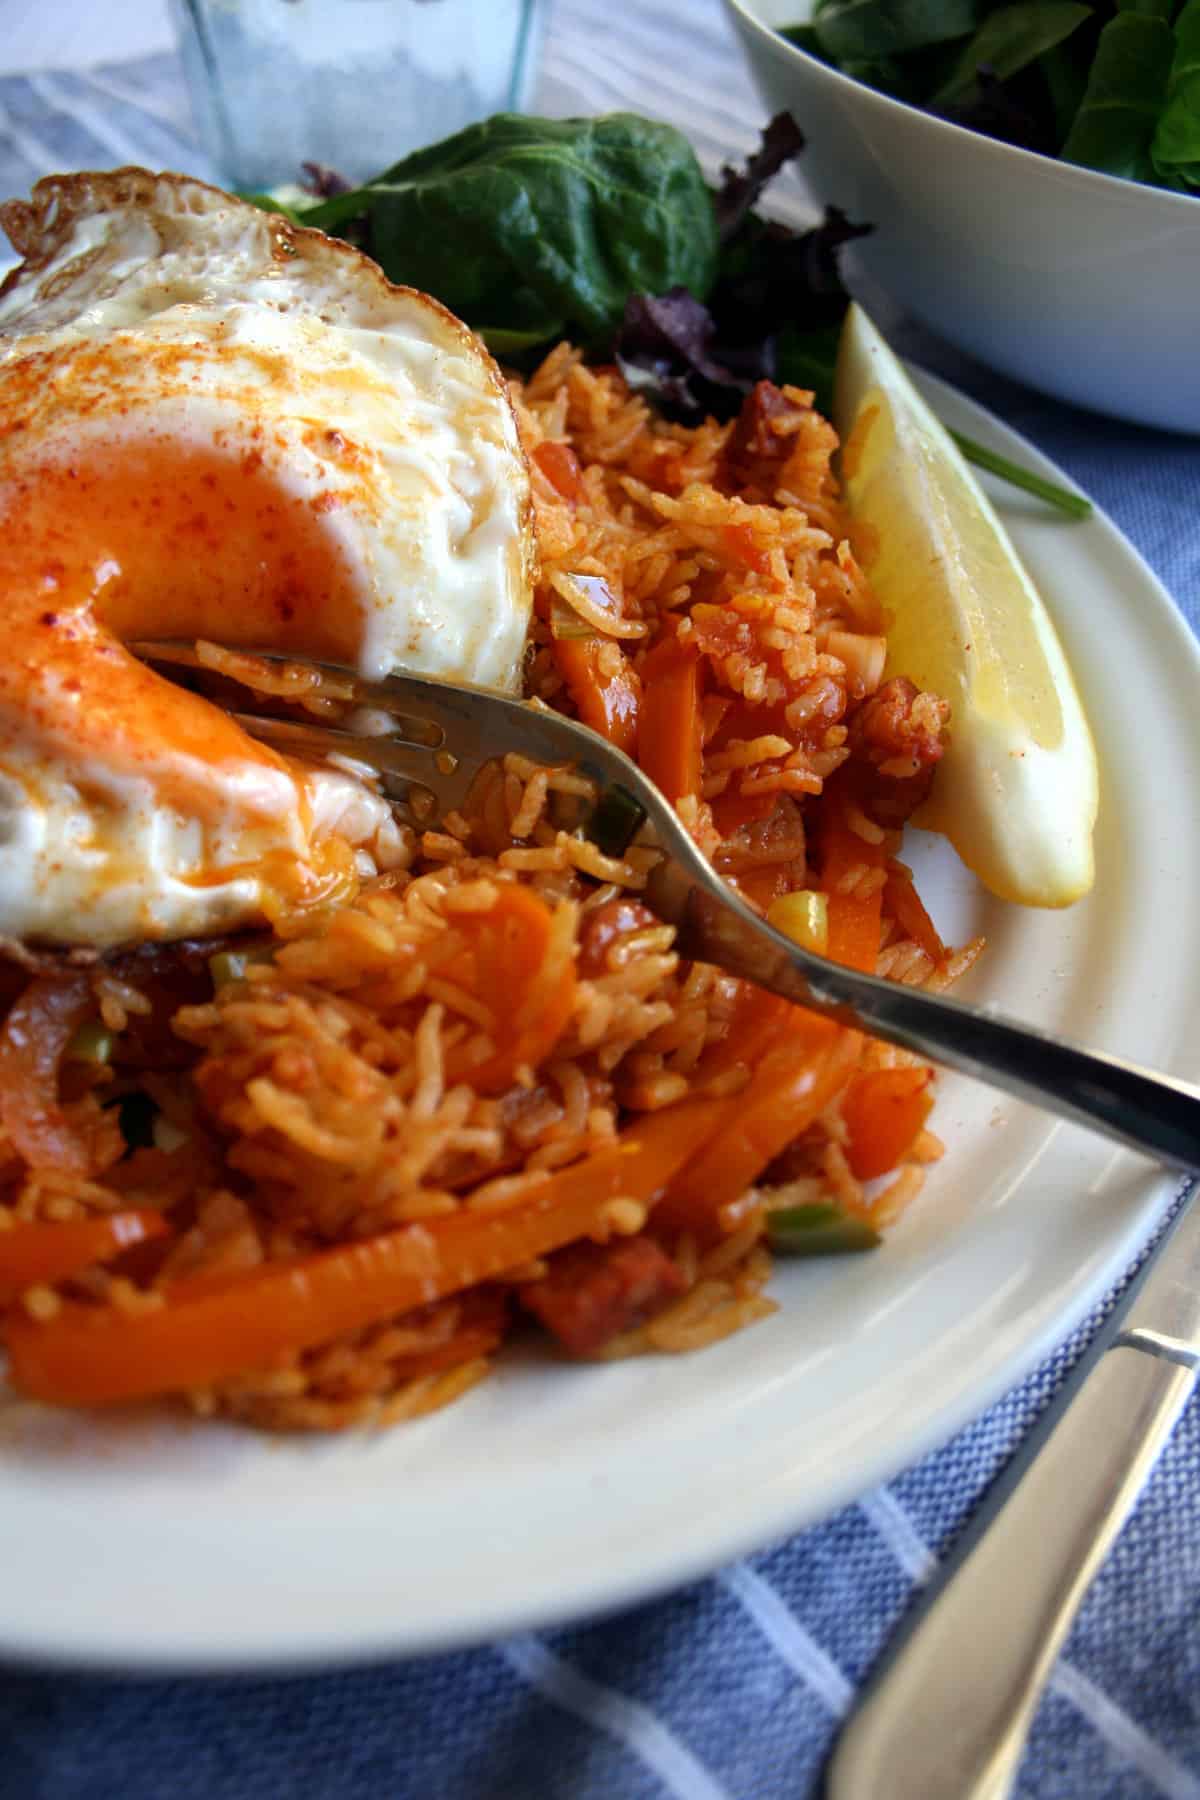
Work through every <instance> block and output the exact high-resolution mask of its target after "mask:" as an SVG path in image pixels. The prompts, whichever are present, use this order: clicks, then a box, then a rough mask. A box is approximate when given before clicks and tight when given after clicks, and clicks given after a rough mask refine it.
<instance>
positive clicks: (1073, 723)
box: [833, 304, 1099, 906]
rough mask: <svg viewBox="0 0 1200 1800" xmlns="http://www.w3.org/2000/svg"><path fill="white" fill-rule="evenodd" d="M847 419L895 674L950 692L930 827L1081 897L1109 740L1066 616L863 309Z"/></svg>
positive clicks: (997, 884)
mask: <svg viewBox="0 0 1200 1800" xmlns="http://www.w3.org/2000/svg"><path fill="white" fill-rule="evenodd" d="M833 420H834V424H835V426H836V427H837V430H838V433H839V435H840V437H841V438H842V442H843V446H844V448H843V453H842V462H843V466H842V475H843V488H844V492H845V497H846V502H847V505H848V507H849V510H850V513H851V516H852V517H853V518H854V519H855V520H856V521H858V522H861V523H862V524H864V525H866V526H867V527H868V528H869V531H868V533H867V534H865V535H867V536H869V538H870V541H871V543H872V546H873V549H874V552H875V553H874V559H873V560H872V562H871V565H870V568H869V571H868V572H869V575H870V579H871V583H872V586H873V587H874V589H875V592H876V594H877V596H878V598H879V601H880V603H881V605H882V607H883V609H884V613H885V615H886V617H887V634H888V637H887V642H888V654H887V666H886V669H885V676H890V675H895V674H904V675H907V676H909V677H910V678H911V679H912V680H913V681H915V682H916V683H917V684H918V685H919V686H920V687H922V688H928V689H931V690H932V691H933V692H935V693H938V694H940V695H941V696H942V697H943V699H946V700H948V701H949V702H950V706H951V709H952V711H951V720H950V732H949V739H948V744H947V749H946V754H945V756H944V758H943V760H942V762H941V764H940V765H939V767H938V773H937V778H936V780H935V781H934V785H933V791H932V793H931V795H930V798H929V800H928V801H927V802H926V803H925V805H924V806H923V807H922V808H921V810H920V811H919V812H918V813H917V815H916V817H915V820H914V823H915V824H918V825H923V826H926V827H928V828H929V829H931V830H934V831H940V832H942V833H943V834H944V835H945V836H946V837H948V838H949V840H950V842H951V843H952V844H953V845H954V847H955V849H956V850H957V851H958V854H959V856H960V857H961V858H962V860H963V862H964V863H966V865H967V867H968V868H969V869H971V870H972V871H973V872H974V873H975V874H976V875H977V876H978V877H979V879H980V881H982V882H983V884H984V886H985V887H987V888H988V889H989V890H990V891H991V892H992V893H994V894H997V895H999V896H1000V897H1001V898H1003V899H1005V900H1014V901H1018V902H1020V903H1021V904H1023V905H1027V906H1067V905H1069V904H1070V903H1071V902H1072V901H1074V900H1078V899H1079V898H1080V897H1081V896H1082V895H1083V894H1085V893H1087V891H1088V889H1089V888H1090V887H1091V886H1092V883H1093V880H1094V878H1095V863H1094V857H1093V850H1092V832H1093V827H1094V825H1095V820H1096V810H1097V804H1098V798H1099V780H1098V775H1097V765H1096V751H1095V745H1094V744H1093V742H1092V735H1091V732H1090V730H1089V728H1088V723H1087V719H1086V716H1085V714H1084V710H1083V706H1082V703H1081V701H1080V698H1079V694H1078V692H1077V690H1076V687H1075V682H1074V679H1073V678H1072V675H1071V670H1070V667H1069V665H1068V663H1067V659H1066V656H1065V655H1064V653H1063V649H1062V645H1061V644H1060V642H1059V640H1058V636H1057V633H1056V632H1055V629H1054V625H1053V622H1052V621H1051V618H1050V615H1049V613H1048V612H1047V610H1046V606H1045V603H1044V602H1043V600H1042V598H1041V596H1040V594H1039V593H1038V591H1037V589H1036V588H1035V587H1034V585H1033V583H1032V581H1031V580H1030V578H1029V575H1028V574H1027V572H1026V570H1025V569H1024V567H1023V566H1022V564H1021V562H1020V559H1019V558H1018V556H1017V553H1016V550H1015V549H1014V547H1013V544H1012V542H1011V540H1010V538H1009V536H1008V533H1007V531H1006V530H1005V529H1004V526H1003V524H1002V523H1001V521H1000V519H999V518H998V516H997V514H996V512H995V510H994V508H993V507H992V505H991V502H990V501H989V500H988V498H987V495H986V494H985V493H984V492H983V489H982V488H981V487H980V485H979V483H978V482H977V481H976V479H975V477H974V475H973V474H972V473H971V471H970V469H969V468H968V467H967V465H966V463H965V462H964V460H963V458H962V455H961V453H960V452H959V450H958V448H957V446H956V445H955V443H954V441H953V439H952V438H951V437H950V435H949V433H948V432H947V431H946V430H945V428H944V427H943V426H942V425H941V423H940V422H939V421H938V420H937V419H936V418H935V417H934V415H933V413H932V412H931V411H930V409H929V407H928V406H927V405H926V403H925V401H924V400H923V399H922V398H921V396H920V394H919V393H918V392H917V390H916V388H915V387H914V386H913V384H912V382H911V381H910V380H909V377H908V375H907V374H906V373H905V371H904V368H903V366H902V365H901V364H900V362H899V361H898V360H897V358H896V356H895V355H894V354H893V352H892V351H891V350H890V349H889V348H888V346H887V344H886V343H885V341H884V339H883V338H882V337H881V336H880V334H879V332H878V330H877V329H876V327H875V326H874V325H873V324H872V322H871V320H870V319H869V318H868V317H867V315H866V313H864V312H863V310H862V309H861V307H859V306H858V305H857V304H851V306H850V308H849V311H848V313H847V316H846V323H845V326H844V328H843V331H842V337H841V343H840V346H839V350H838V362H837V372H836V377H835V384H834V408H833Z"/></svg>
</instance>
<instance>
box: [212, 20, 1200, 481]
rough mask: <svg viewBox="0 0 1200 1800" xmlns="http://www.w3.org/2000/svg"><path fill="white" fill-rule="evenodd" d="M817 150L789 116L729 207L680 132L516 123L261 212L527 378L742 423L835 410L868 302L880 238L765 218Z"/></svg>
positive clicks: (646, 125)
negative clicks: (861, 272)
mask: <svg viewBox="0 0 1200 1800" xmlns="http://www.w3.org/2000/svg"><path fill="white" fill-rule="evenodd" d="M872 3H873V4H881V5H882V4H887V5H890V4H892V3H893V0H872ZM908 3H909V0H905V4H908ZM921 3H922V5H926V6H928V5H933V4H941V3H942V0H921ZM954 3H955V4H957V3H959V0H954ZM1193 3H1195V4H1200V0H1193ZM1053 4H1054V5H1055V6H1056V7H1058V8H1061V7H1063V6H1064V5H1065V4H1067V0H1053ZM831 10H832V8H831ZM1070 10H1072V11H1075V10H1078V8H1075V7H1070ZM803 148H804V137H803V134H802V132H801V131H800V129H799V128H798V126H797V125H796V123H795V121H794V120H793V119H791V118H790V117H789V116H788V115H787V114H780V115H778V116H777V117H776V118H774V119H772V120H771V122H770V123H769V124H768V126H767V127H766V130H765V131H764V133H763V137H762V143H761V145H760V146H759V148H758V150H757V151H756V152H755V153H754V154H753V155H752V156H751V157H750V158H749V159H748V161H747V162H746V164H745V166H744V167H743V168H740V169H738V168H726V169H724V170H722V179H721V185H720V187H719V189H718V190H717V191H715V192H713V191H710V190H709V188H708V187H707V186H706V184H705V181H704V177H703V175H702V173H701V170H700V166H699V164H698V162H697V160H696V157H695V153H694V152H693V150H692V148H691V146H690V144H689V143H688V141H687V139H686V138H685V137H683V136H682V134H681V133H679V132H678V131H675V130H674V129H673V128H672V127H671V126H669V125H662V124H658V123H656V122H655V121H654V120H651V119H642V118H638V117H635V116H634V115H633V114H630V113H614V114H610V115H608V116H606V117H601V118H594V119H538V118H525V117H522V116H520V115H517V114H513V113H501V114H498V115H497V116H496V117H494V118H491V119H487V120H485V121H484V122H483V123H482V124H479V125H472V126H470V127H469V128H468V129H467V130H466V131H460V132H458V133H456V134H455V136H453V137H450V138H447V139H445V140H444V142H442V143H439V144H432V145H430V146H429V147H428V148H427V149H423V150H419V151H417V152H415V153H414V154H413V155H411V156H406V157H405V158H404V159H403V160H402V161H401V162H398V163H395V164H394V165H393V166H392V167H391V168H390V169H386V170H385V171H384V172H383V174H382V175H379V176H377V177H376V178H375V179H374V180H373V181H368V182H365V183H364V184H362V185H361V186H359V187H357V188H351V187H349V186H348V185H347V184H346V183H345V182H343V181H342V179H341V177H340V176H339V175H338V174H337V172H336V171H335V170H332V169H327V168H323V167H321V166H320V165H318V164H315V163H306V164H305V165H304V171H305V177H306V181H307V183H308V189H307V192H305V190H303V189H301V188H291V187H289V188H285V189H283V190H281V191H280V193H279V194H247V195H245V196H244V198H246V199H248V200H252V201H253V202H254V203H255V204H256V205H258V206H261V207H263V208H265V209H267V210H269V211H276V212H279V213H282V214H283V215H284V216H286V217H287V218H289V219H291V220H292V221H293V222H295V223H297V224H302V225H309V226H316V227H320V228H321V229H323V230H326V231H330V232H333V233H334V234H336V235H338V236H341V237H344V238H346V239H347V240H348V241H349V242H351V243H353V244H356V245H357V246H358V247H359V248H360V249H363V250H365V251H367V253H368V254H370V255H371V256H373V257H374V258H375V260H376V261H377V262H378V263H379V264H380V265H381V266H382V268H383V271H384V273H385V274H386V275H387V276H388V277H389V278H390V279H391V280H392V281H395V282H399V283H405V284H408V285H409V286H412V287H416V288H421V289H424V290H425V291H426V292H428V293H431V294H435V295H436V296H437V298H438V299H439V300H440V301H441V302H442V303H443V304H444V305H446V306H448V307H450V308H451V310H452V311H454V312H455V313H457V314H458V315H459V317H460V318H462V319H463V320H465V322H466V323H467V324H468V325H470V326H471V327H472V328H473V329H474V330H475V331H477V332H478V333H479V334H480V336H481V337H482V338H483V339H484V341H485V342H486V343H487V345H488V347H489V348H490V349H491V350H492V352H493V354H494V355H496V356H498V357H500V358H501V359H502V360H504V361H507V362H510V363H516V364H518V365H522V366H526V367H527V366H529V365H530V364H531V363H532V362H533V361H535V360H536V358H537V357H538V356H539V354H542V353H544V351H545V350H546V349H548V348H549V346H550V344H551V343H552V342H553V341H554V340H556V339H557V338H560V337H563V336H571V337H573V338H574V339H575V340H576V342H577V343H582V345H583V346H584V348H585V349H586V350H587V351H588V352H589V353H591V354H592V355H594V356H596V357H598V358H600V359H602V360H604V361H606V362H611V361H614V360H615V361H616V362H617V364H618V365H619V367H620V368H621V370H622V371H623V373H624V374H625V377H626V380H627V381H628V382H629V384H630V386H631V387H632V388H633V389H634V391H635V392H637V393H640V394H644V395H645V396H646V397H647V398H648V399H650V400H651V401H652V402H653V403H654V404H655V405H656V406H657V407H658V408H659V409H660V410H661V411H663V412H664V413H666V414H667V415H668V416H670V417H673V418H677V419H683V420H685V421H689V422H691V421H695V420H698V419H701V418H704V417H705V416H706V415H708V414H713V415H715V416H716V417H718V418H721V419H729V418H732V417H733V416H734V415H735V414H737V413H738V412H739V410H740V409H741V407H742V404H743V402H744V400H745V398H746V396H747V395H748V394H749V393H751V391H752V390H753V389H754V387H755V386H756V384H757V383H758V382H760V381H776V382H782V383H791V384H792V385H794V386H796V387H800V388H808V389H812V390H813V391H814V393H815V395H816V400H817V405H818V407H819V408H820V409H821V410H822V411H823V412H825V413H828V412H829V410H830V407H831V404H832V390H833V369H834V363H835V360H836V357H837V346H838V337H839V334H840V331H841V325H842V321H843V319H844V317H845V313H846V307H847V305H848V302H849V295H848V293H847V291H846V287H845V285H844V283H843V280H842V274H841V268H840V256H841V253H842V251H843V250H844V248H845V247H846V245H847V244H849V243H851V242H852V241H853V240H854V239H855V238H858V237H861V236H863V235H864V233H866V232H868V231H870V229H871V227H870V226H866V225H858V224H854V223H852V222H851V221H850V220H849V219H847V218H846V216H845V215H844V214H843V213H841V212H840V211H839V210H838V208H836V207H827V208H826V211H825V217H824V219H823V220H822V221H821V222H820V223H819V224H816V225H813V226H810V227H809V228H807V229H805V230H801V231H793V230H791V229H790V228H789V227H787V226H785V225H782V224H780V223H779V222H778V221H774V220H767V219H764V218H762V217H761V216H760V215H759V214H758V213H756V212H755V211H754V207H755V204H756V202H757V200H758V198H759V196H760V194H761V193H762V191H763V189H764V187H765V186H766V184H767V183H768V182H770V181H771V180H772V179H774V177H775V176H776V175H777V174H778V173H779V171H780V169H782V168H783V167H784V166H785V165H786V164H787V163H789V162H790V161H791V160H792V159H793V158H794V157H796V156H797V155H798V154H799V153H800V152H801V151H802V150H803ZM960 443H961V447H962V448H963V449H964V451H965V452H966V454H967V455H968V456H974V455H976V453H977V446H974V445H971V444H969V443H968V442H967V441H966V440H960ZM979 454H981V455H982V453H979ZM987 466H989V467H990V468H992V469H993V471H994V472H995V473H998V474H1000V475H1002V476H1004V477H1005V479H1009V480H1013V481H1016V482H1017V483H1018V484H1019V485H1023V486H1026V487H1028V488H1029V489H1030V491H1031V492H1037V493H1039V494H1040V495H1041V496H1042V498H1044V499H1046V500H1048V501H1049V502H1050V503H1051V504H1053V505H1058V506H1062V507H1063V509H1064V510H1074V509H1078V508H1079V507H1080V505H1083V506H1086V504H1087V503H1086V502H1081V501H1080V499H1079V497H1078V496H1073V495H1068V494H1064V493H1062V491H1061V490H1058V489H1055V488H1054V487H1053V486H1052V485H1050V484H1047V483H1041V482H1036V478H1034V477H1030V476H1027V475H1026V474H1025V473H1024V472H1023V471H1021V470H1019V469H1018V470H1013V469H1012V468H1011V466H1010V465H1008V464H1005V463H1003V462H1002V461H998V460H997V459H996V458H991V460H990V461H989V462H988V464H987Z"/></svg>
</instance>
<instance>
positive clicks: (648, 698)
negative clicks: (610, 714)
mask: <svg viewBox="0 0 1200 1800" xmlns="http://www.w3.org/2000/svg"><path fill="white" fill-rule="evenodd" d="M642 687H643V694H642V716H641V726H640V730H639V733H638V762H639V763H640V764H641V766H642V768H643V770H644V771H645V773H646V774H647V775H648V776H649V777H650V779H651V781H652V782H654V784H655V786H656V787H658V788H660V789H661V791H662V792H663V794H665V796H666V798H667V799H668V800H669V801H671V803H672V805H674V803H675V801H677V800H682V799H683V798H684V797H685V795H688V794H692V795H698V794H699V792H700V761H701V758H700V749H701V745H700V653H699V651H698V650H697V648H696V646H695V645H694V644H690V643H688V644H684V643H680V641H679V640H678V638H675V637H670V638H664V639H663V641H662V642H661V643H659V644H656V645H655V647H654V649H653V650H652V651H651V652H650V654H649V656H648V657H647V658H646V660H645V662H644V663H643V664H642Z"/></svg>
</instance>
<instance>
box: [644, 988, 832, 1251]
mask: <svg viewBox="0 0 1200 1800" xmlns="http://www.w3.org/2000/svg"><path fill="white" fill-rule="evenodd" d="M791 1010H792V1013H793V1014H794V1017H793V1019H792V1020H791V1021H789V1024H788V1026H787V1027H786V1028H785V1034H784V1037H783V1041H782V1042H778V1043H777V1044H776V1047H775V1048H774V1049H772V1050H769V1051H768V1052H767V1054H766V1055H765V1056H764V1057H763V1059H762V1061H761V1062H760V1063H759V1065H758V1067H757V1068H756V1069H755V1071H754V1074H753V1076H752V1077H751V1080H750V1083H749V1085H748V1086H747V1087H745V1088H743V1090H742V1092H741V1093H740V1094H738V1095H736V1096H735V1097H734V1098H733V1099H732V1100H729V1101H726V1102H725V1103H724V1106H725V1109H726V1115H725V1117H723V1119H722V1122H721V1126H720V1129H719V1132H718V1134H717V1135H715V1136H714V1137H713V1138H712V1139H711V1140H710V1142H709V1143H708V1144H706V1145H705V1146H704V1147H703V1148H702V1149H701V1150H700V1152H699V1153H698V1154H697V1155H695V1156H694V1157H693V1158H692V1159H691V1160H690V1161H689V1162H688V1164H687V1165H686V1167H685V1168H683V1169H682V1170H681V1172H680V1173H679V1174H678V1175H677V1176H676V1177H675V1179H674V1180H673V1181H672V1182H671V1185H670V1187H669V1188H668V1189H667V1192H666V1194H665V1195H664V1196H663V1199H662V1201H661V1202H660V1204H659V1207H658V1208H657V1210H656V1213H655V1219H656V1220H660V1219H661V1220H663V1221H665V1222H666V1223H667V1224H668V1225H670V1226H673V1227H676V1228H678V1229H680V1230H690V1231H693V1232H695V1233H696V1234H697V1235H698V1236H699V1237H700V1238H701V1239H702V1241H709V1240H711V1239H712V1238H714V1237H718V1236H720V1234H721V1232H722V1231H723V1230H725V1229H726V1224H725V1221H724V1220H723V1218H722V1213H723V1210H724V1209H725V1208H726V1207H728V1206H729V1205H730V1204H731V1203H732V1202H734V1201H736V1200H740V1199H741V1197H742V1195H743V1194H744V1193H745V1192H746V1189H747V1188H749V1187H751V1186H752V1185H753V1183H754V1182H755V1181H756V1180H757V1179H758V1177H759V1176H760V1175H761V1174H762V1172H763V1170H764V1169H765V1168H766V1167H767V1165H768V1164H769V1163H771V1162H773V1161H774V1160H775V1158H776V1157H777V1156H778V1155H779V1154H780V1152H781V1151H783V1150H786V1149H787V1147H788V1145H789V1144H790V1143H792V1142H793V1140H794V1139H796V1138H797V1137H799V1136H800V1134H801V1133H802V1132H804V1131H807V1129H808V1127H809V1126H810V1125H811V1124H812V1123H813V1122H814V1120H816V1119H818V1118H819V1117H820V1115H821V1114H822V1113H823V1112H824V1111H825V1108H826V1107H827V1106H828V1105H829V1104H830V1103H831V1101H833V1100H834V1099H836V1098H837V1095H838V1093H839V1092H840V1091H841V1089H842V1088H843V1087H845V1085H846V1082H847V1081H848V1080H849V1078H850V1075H851V1072H852V1071H853V1069H854V1066H855V1064H856V1063H857V1061H858V1058H859V1054H860V1052H861V1049H862V1034H861V1033H860V1032H857V1031H848V1030H846V1029H845V1028H844V1027H842V1026H840V1025H835V1024H834V1023H833V1022H832V1020H829V1019H820V1018H818V1017H817V1016H816V1015H815V1014H814V1013H806V1012H803V1011H801V1009H800V1008H799V1007H793V1008H792V1009H791Z"/></svg>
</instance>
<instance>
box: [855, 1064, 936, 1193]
mask: <svg viewBox="0 0 1200 1800" xmlns="http://www.w3.org/2000/svg"><path fill="white" fill-rule="evenodd" d="M932 1081H933V1071H932V1069H927V1068H918V1069H871V1070H869V1071H868V1072H867V1073H866V1074H865V1075H859V1076H858V1077H857V1079H856V1080H854V1081H852V1082H851V1083H850V1086H849V1087H848V1088H847V1090H846V1097H845V1099H844V1100H843V1101H842V1118H843V1120H844V1121H845V1125H846V1134H847V1142H846V1160H847V1162H848V1163H849V1164H850V1168H851V1170H852V1172H853V1173H854V1174H855V1175H857V1177H858V1179H859V1180H860V1181H872V1180H874V1178H875V1176H877V1175H886V1174H887V1172H888V1170H889V1169H894V1168H895V1167H896V1164H897V1163H898V1162H900V1161H901V1160H902V1158H903V1157H904V1156H905V1154H906V1153H907V1152H908V1151H909V1150H911V1148H912V1146H913V1144H914V1143H915V1141H916V1139H917V1136H918V1133H919V1132H920V1131H921V1130H922V1129H923V1128H924V1125H925V1121H926V1119H927V1118H928V1117H929V1114H930V1112H931V1111H932V1109H933V1095H932V1094H931V1093H930V1091H929V1090H930V1086H931V1084H932Z"/></svg>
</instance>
